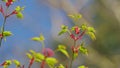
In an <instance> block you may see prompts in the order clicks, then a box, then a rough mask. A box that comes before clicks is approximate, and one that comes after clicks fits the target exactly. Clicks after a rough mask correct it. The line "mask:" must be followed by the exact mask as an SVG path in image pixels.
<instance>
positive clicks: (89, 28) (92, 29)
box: [87, 27, 95, 33]
mask: <svg viewBox="0 0 120 68" xmlns="http://www.w3.org/2000/svg"><path fill="white" fill-rule="evenodd" d="M87 30H88V31H89V32H93V33H95V29H94V28H93V27H88V28H87Z"/></svg>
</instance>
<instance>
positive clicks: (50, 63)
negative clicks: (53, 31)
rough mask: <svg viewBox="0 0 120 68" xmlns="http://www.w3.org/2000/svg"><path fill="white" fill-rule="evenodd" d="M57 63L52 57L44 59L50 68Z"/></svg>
mask: <svg viewBox="0 0 120 68" xmlns="http://www.w3.org/2000/svg"><path fill="white" fill-rule="evenodd" d="M57 62H58V61H57V59H55V58H52V57H50V58H47V59H46V63H47V64H48V65H49V67H50V68H54V65H55V64H56V63H57Z"/></svg>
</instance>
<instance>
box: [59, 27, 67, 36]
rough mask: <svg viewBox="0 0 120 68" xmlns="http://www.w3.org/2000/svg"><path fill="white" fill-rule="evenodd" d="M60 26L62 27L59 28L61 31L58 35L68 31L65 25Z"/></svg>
mask: <svg viewBox="0 0 120 68" xmlns="http://www.w3.org/2000/svg"><path fill="white" fill-rule="evenodd" d="M61 28H62V29H61V31H60V32H59V33H58V35H62V34H64V33H66V32H67V31H68V27H67V26H65V25H62V26H61Z"/></svg>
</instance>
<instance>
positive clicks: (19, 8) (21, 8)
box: [15, 6, 24, 12]
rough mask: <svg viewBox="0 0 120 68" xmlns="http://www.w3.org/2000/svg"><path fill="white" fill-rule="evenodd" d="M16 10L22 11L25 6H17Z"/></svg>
mask: <svg viewBox="0 0 120 68" xmlns="http://www.w3.org/2000/svg"><path fill="white" fill-rule="evenodd" d="M15 10H16V11H17V12H21V11H23V10H24V7H20V6H17V7H16V8H15Z"/></svg>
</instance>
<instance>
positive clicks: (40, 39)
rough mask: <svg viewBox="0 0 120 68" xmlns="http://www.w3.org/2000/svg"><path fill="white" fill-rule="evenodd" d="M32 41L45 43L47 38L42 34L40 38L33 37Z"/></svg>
mask: <svg viewBox="0 0 120 68" xmlns="http://www.w3.org/2000/svg"><path fill="white" fill-rule="evenodd" d="M32 40H33V41H37V42H43V41H44V40H45V38H44V36H43V35H42V34H40V36H39V37H33V38H32Z"/></svg>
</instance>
